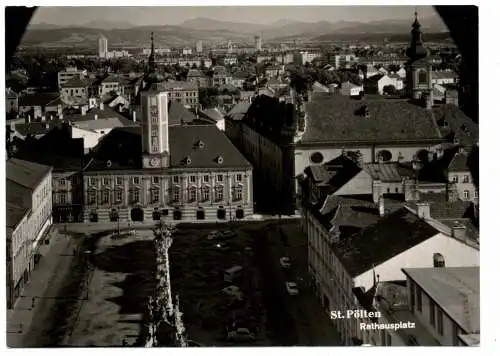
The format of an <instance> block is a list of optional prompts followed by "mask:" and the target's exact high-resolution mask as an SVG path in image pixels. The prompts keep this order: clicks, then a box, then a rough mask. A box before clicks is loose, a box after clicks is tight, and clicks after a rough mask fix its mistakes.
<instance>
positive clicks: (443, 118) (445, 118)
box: [432, 104, 479, 146]
mask: <svg viewBox="0 0 500 356" xmlns="http://www.w3.org/2000/svg"><path fill="white" fill-rule="evenodd" d="M432 112H433V113H434V117H435V118H436V122H437V123H438V125H440V130H441V132H442V134H443V135H446V134H448V133H450V132H451V133H453V134H454V135H455V138H456V139H457V140H458V142H459V143H460V144H462V145H469V146H471V145H476V144H477V143H478V142H479V125H478V124H476V123H475V122H474V121H472V119H471V118H470V117H468V116H467V115H465V113H464V112H463V111H462V110H460V109H459V108H458V107H457V106H456V105H453V104H445V105H440V106H438V107H436V108H434V109H433V110H432ZM444 122H447V123H448V125H447V127H444V125H443V124H444Z"/></svg>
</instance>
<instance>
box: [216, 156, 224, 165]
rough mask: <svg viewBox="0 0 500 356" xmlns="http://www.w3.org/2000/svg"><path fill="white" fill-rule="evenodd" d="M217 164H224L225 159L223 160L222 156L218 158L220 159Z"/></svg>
mask: <svg viewBox="0 0 500 356" xmlns="http://www.w3.org/2000/svg"><path fill="white" fill-rule="evenodd" d="M217 163H218V164H222V163H224V158H222V156H218V157H217Z"/></svg>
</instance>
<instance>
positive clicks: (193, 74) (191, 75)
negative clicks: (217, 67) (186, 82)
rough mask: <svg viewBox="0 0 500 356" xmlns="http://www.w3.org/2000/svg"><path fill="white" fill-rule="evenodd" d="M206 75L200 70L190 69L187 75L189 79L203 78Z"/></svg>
mask: <svg viewBox="0 0 500 356" xmlns="http://www.w3.org/2000/svg"><path fill="white" fill-rule="evenodd" d="M203 76H204V75H203V74H201V72H200V71H199V70H198V69H190V70H189V71H188V73H187V77H188V78H198V77H203Z"/></svg>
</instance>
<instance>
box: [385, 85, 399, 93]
mask: <svg viewBox="0 0 500 356" xmlns="http://www.w3.org/2000/svg"><path fill="white" fill-rule="evenodd" d="M382 91H383V93H384V94H387V95H396V94H397V93H398V91H397V90H396V87H395V86H394V85H392V84H390V85H385V86H384V88H383V89H382Z"/></svg>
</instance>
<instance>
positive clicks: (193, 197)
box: [189, 187, 196, 201]
mask: <svg viewBox="0 0 500 356" xmlns="http://www.w3.org/2000/svg"><path fill="white" fill-rule="evenodd" d="M189 201H196V187H191V188H189Z"/></svg>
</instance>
